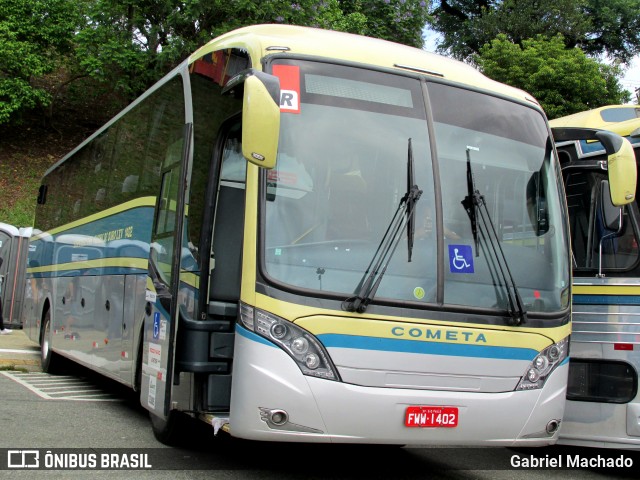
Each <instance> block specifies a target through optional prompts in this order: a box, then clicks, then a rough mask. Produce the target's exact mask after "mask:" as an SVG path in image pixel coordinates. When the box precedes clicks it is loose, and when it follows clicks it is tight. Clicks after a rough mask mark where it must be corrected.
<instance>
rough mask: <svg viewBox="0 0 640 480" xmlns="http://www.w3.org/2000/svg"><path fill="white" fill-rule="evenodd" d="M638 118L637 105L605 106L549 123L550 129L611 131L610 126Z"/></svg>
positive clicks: (639, 112) (638, 108)
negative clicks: (600, 129)
mask: <svg viewBox="0 0 640 480" xmlns="http://www.w3.org/2000/svg"><path fill="white" fill-rule="evenodd" d="M638 118H640V106H638V105H606V106H604V107H599V108H593V109H591V110H585V111H583V112H578V113H574V114H573V115H567V116H565V117H560V118H556V119H554V120H551V121H550V122H549V123H550V124H551V126H552V127H586V128H602V129H605V130H611V128H610V127H611V126H612V125H619V124H623V123H625V122H627V121H630V120H631V121H632V120H636V119H638ZM616 133H619V132H616Z"/></svg>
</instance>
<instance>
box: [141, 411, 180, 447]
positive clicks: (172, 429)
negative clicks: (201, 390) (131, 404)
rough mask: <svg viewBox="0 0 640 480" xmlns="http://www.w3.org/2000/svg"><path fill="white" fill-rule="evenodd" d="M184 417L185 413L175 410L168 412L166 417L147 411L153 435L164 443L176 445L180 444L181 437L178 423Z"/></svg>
mask: <svg viewBox="0 0 640 480" xmlns="http://www.w3.org/2000/svg"><path fill="white" fill-rule="evenodd" d="M185 417H186V415H184V414H182V413H181V412H178V411H176V410H172V411H171V412H169V416H168V417H167V418H166V419H164V418H161V417H159V416H157V415H155V414H154V413H151V412H149V418H150V419H151V429H152V430H153V436H154V437H156V440H158V441H159V442H161V443H163V444H165V445H169V446H176V445H178V444H180V443H181V441H182V438H183V437H182V434H181V432H182V428H181V425H180V424H181V423H184V422H185Z"/></svg>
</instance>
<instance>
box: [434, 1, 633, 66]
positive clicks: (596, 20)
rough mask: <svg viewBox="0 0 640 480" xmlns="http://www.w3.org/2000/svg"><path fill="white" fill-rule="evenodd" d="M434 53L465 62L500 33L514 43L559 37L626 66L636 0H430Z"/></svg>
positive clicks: (568, 43) (631, 38)
mask: <svg viewBox="0 0 640 480" xmlns="http://www.w3.org/2000/svg"><path fill="white" fill-rule="evenodd" d="M430 4H431V6H432V8H433V10H432V13H433V15H434V16H433V17H432V21H431V27H432V28H433V29H434V30H435V31H437V32H439V33H440V34H441V35H442V37H443V42H442V43H441V45H439V50H440V51H442V52H446V53H449V54H451V55H452V56H454V57H455V58H458V59H470V58H472V56H473V55H474V54H477V53H480V49H481V48H482V46H483V45H485V44H486V43H489V42H490V41H491V40H493V39H494V38H495V37H496V36H497V35H498V34H499V33H503V34H505V35H506V37H507V38H508V39H509V40H510V41H512V42H514V43H516V44H519V45H522V44H523V41H524V40H526V39H529V38H534V37H535V36H536V35H544V36H545V37H547V38H552V37H555V36H556V35H557V34H561V35H562V36H563V38H564V45H565V46H566V47H567V48H572V47H576V46H577V47H579V48H580V49H581V50H583V51H584V52H585V53H587V54H588V55H592V56H596V55H608V56H609V57H611V58H616V59H617V60H618V61H620V62H622V63H628V62H630V61H631V59H632V58H633V57H634V56H635V55H636V54H638V53H639V52H640V36H639V35H638V32H639V31H640V0H607V1H606V2H604V1H602V0H536V1H532V0H431V1H430Z"/></svg>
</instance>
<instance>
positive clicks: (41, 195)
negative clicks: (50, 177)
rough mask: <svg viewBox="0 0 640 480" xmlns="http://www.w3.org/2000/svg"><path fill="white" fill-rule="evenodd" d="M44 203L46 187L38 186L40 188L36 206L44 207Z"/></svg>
mask: <svg viewBox="0 0 640 480" xmlns="http://www.w3.org/2000/svg"><path fill="white" fill-rule="evenodd" d="M46 201H47V186H46V185H40V188H39V189H38V198H37V200H36V203H37V204H38V205H44V202H46Z"/></svg>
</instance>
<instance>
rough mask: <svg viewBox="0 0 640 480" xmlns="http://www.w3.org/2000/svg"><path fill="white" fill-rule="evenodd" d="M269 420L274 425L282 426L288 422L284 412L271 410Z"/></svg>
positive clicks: (287, 416)
mask: <svg viewBox="0 0 640 480" xmlns="http://www.w3.org/2000/svg"><path fill="white" fill-rule="evenodd" d="M270 420H271V422H272V423H273V424H274V425H284V424H285V423H287V421H288V420H289V415H288V414H287V412H285V411H284V410H273V411H272V412H271V418H270Z"/></svg>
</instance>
